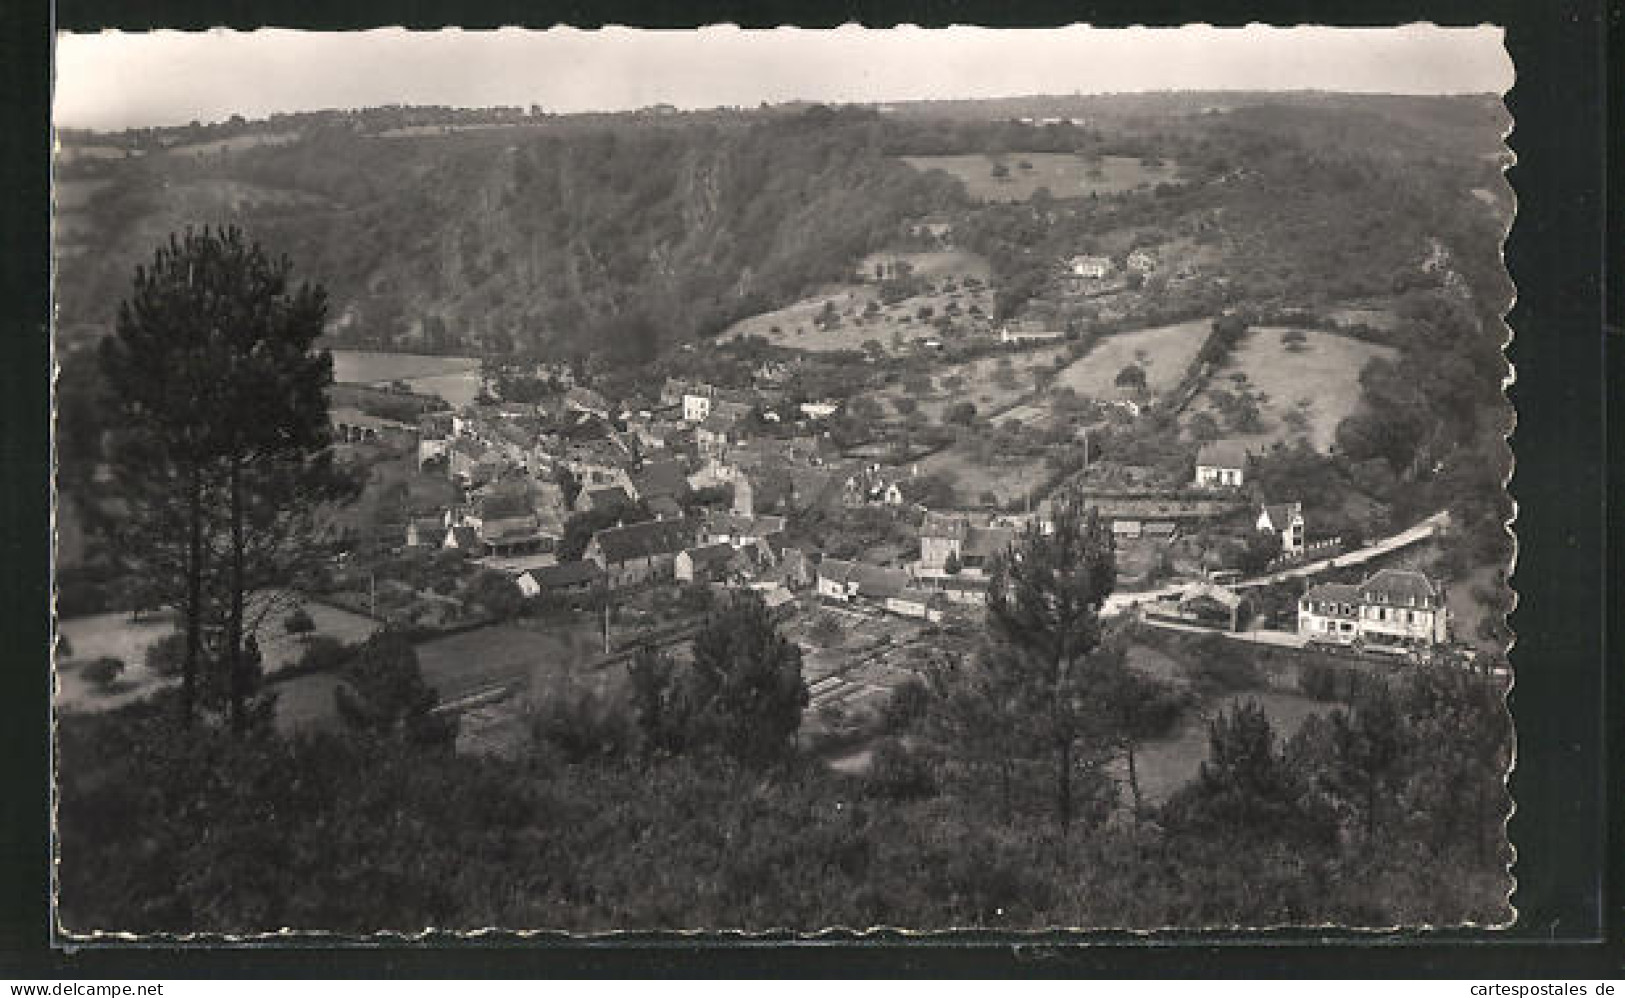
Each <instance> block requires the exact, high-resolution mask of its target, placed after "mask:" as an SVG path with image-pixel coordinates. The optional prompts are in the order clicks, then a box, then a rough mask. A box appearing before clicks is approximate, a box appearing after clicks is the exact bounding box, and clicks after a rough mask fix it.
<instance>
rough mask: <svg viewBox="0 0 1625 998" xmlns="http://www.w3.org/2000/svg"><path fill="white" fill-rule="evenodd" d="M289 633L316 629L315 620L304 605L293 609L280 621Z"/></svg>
mask: <svg viewBox="0 0 1625 998" xmlns="http://www.w3.org/2000/svg"><path fill="white" fill-rule="evenodd" d="M282 626H283V627H285V628H287V631H288V633H289V634H309V633H310V632H312V631H314V630H315V629H316V621H315V620H313V619H312V618H311V616H310V611H309V610H306V609H305V608H304V607H300V608H299V609H297V610H295V611H293V612H292V613H290V614H288V616H287V617H286V618H285V619H284V620H283V621H282Z"/></svg>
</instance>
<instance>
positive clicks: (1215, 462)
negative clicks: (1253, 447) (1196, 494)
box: [1196, 440, 1249, 489]
mask: <svg viewBox="0 0 1625 998" xmlns="http://www.w3.org/2000/svg"><path fill="white" fill-rule="evenodd" d="M1248 456H1249V455H1248V452H1247V448H1246V446H1245V445H1243V444H1242V443H1241V442H1240V441H1239V440H1213V441H1210V442H1208V443H1205V444H1203V445H1202V447H1201V449H1200V450H1198V451H1197V452H1196V484H1197V485H1198V486H1200V487H1202V488H1209V489H1212V488H1220V489H1239V488H1241V485H1242V482H1243V480H1244V479H1245V477H1246V471H1247V458H1248Z"/></svg>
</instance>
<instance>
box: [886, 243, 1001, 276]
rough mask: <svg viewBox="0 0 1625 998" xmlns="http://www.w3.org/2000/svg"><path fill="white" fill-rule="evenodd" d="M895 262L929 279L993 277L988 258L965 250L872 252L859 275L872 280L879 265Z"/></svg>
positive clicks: (916, 274) (915, 274)
mask: <svg viewBox="0 0 1625 998" xmlns="http://www.w3.org/2000/svg"><path fill="white" fill-rule="evenodd" d="M892 263H906V264H908V266H909V268H910V269H911V270H912V271H913V272H914V276H916V277H923V278H925V279H926V280H928V281H940V280H942V279H943V278H951V279H953V280H955V281H962V280H964V279H965V278H967V277H974V278H975V279H977V280H978V281H981V282H983V283H984V284H985V283H986V282H987V281H988V280H990V279H991V278H992V276H993V268H992V266H991V265H990V264H989V263H988V262H987V260H986V259H984V258H983V257H981V256H978V255H977V254H975V253H972V252H971V251H969V250H962V249H949V250H927V251H923V252H915V251H909V252H891V251H886V250H882V251H881V252H879V253H870V254H869V255H868V256H866V257H864V258H863V260H862V261H860V262H859V263H858V275H859V276H860V277H862V278H863V279H864V280H865V281H868V280H872V279H873V277H874V273H875V267H876V266H877V265H879V264H892Z"/></svg>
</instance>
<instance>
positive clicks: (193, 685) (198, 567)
mask: <svg viewBox="0 0 1625 998" xmlns="http://www.w3.org/2000/svg"><path fill="white" fill-rule="evenodd" d="M186 498H187V510H186V516H187V527H188V529H189V531H190V536H189V537H188V539H187V546H186V653H185V656H184V658H183V659H182V661H181V726H182V727H183V728H185V727H190V726H191V724H192V717H193V714H195V713H196V711H197V669H198V659H199V657H200V654H199V652H200V650H201V646H202V644H203V633H202V616H203V482H202V475H201V473H200V472H199V471H198V469H197V468H195V467H194V468H193V469H192V477H191V481H189V482H188V483H187V497H186Z"/></svg>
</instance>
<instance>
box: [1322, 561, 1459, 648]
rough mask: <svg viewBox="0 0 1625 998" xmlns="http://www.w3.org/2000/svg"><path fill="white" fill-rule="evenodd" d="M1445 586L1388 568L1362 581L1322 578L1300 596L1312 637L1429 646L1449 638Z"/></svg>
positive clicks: (1345, 642)
mask: <svg viewBox="0 0 1625 998" xmlns="http://www.w3.org/2000/svg"><path fill="white" fill-rule="evenodd" d="M1449 618H1450V610H1449V607H1448V606H1447V605H1446V603H1445V592H1444V587H1443V586H1441V585H1438V584H1437V583H1435V582H1433V581H1432V580H1430V579H1429V578H1428V577H1427V576H1425V575H1423V574H1422V573H1421V572H1413V571H1409V570H1407V569H1398V568H1385V569H1382V570H1381V571H1379V572H1377V573H1376V574H1374V575H1371V576H1369V577H1367V578H1366V580H1365V581H1364V582H1361V583H1359V584H1358V585H1345V584H1341V583H1323V584H1321V585H1318V586H1315V587H1314V588H1313V589H1311V590H1309V591H1308V592H1306V593H1304V594H1303V598H1302V599H1300V600H1299V601H1298V633H1299V634H1300V635H1302V636H1304V637H1306V638H1308V639H1310V640H1311V641H1317V642H1325V643H1331V644H1342V645H1352V644H1356V643H1360V644H1371V645H1384V646H1389V647H1419V648H1426V647H1431V646H1432V645H1435V644H1440V643H1442V642H1444V641H1447V640H1449V637H1450V620H1449Z"/></svg>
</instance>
